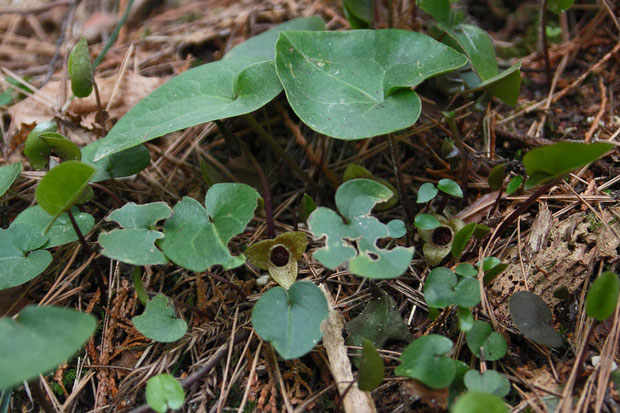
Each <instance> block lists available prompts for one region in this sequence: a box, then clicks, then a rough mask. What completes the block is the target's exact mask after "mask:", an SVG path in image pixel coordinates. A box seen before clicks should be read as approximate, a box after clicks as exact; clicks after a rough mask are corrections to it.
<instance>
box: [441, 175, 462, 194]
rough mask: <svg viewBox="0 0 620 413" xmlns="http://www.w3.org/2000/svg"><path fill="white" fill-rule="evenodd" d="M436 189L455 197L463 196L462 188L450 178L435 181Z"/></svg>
mask: <svg viewBox="0 0 620 413" xmlns="http://www.w3.org/2000/svg"><path fill="white" fill-rule="evenodd" d="M437 189H439V190H440V191H442V192H445V193H446V194H448V195H452V196H454V197H457V198H463V190H462V189H461V187H460V186H459V184H457V183H456V182H455V181H453V180H452V179H447V178H444V179H442V180H440V181H439V182H437Z"/></svg>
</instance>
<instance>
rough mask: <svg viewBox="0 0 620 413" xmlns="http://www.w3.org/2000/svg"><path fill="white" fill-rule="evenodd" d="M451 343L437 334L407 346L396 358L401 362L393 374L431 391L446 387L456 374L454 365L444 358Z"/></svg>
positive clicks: (423, 337) (424, 337)
mask: <svg viewBox="0 0 620 413" xmlns="http://www.w3.org/2000/svg"><path fill="white" fill-rule="evenodd" d="M451 350H452V341H451V340H450V339H449V338H447V337H444V336H440V335H437V334H427V335H425V336H422V337H420V338H418V339H416V340H414V341H413V342H412V343H411V344H409V345H408V346H407V348H406V349H405V351H403V354H401V356H400V357H399V358H398V359H399V360H400V362H401V364H400V366H398V367H396V369H395V370H394V374H396V375H397V376H405V377H412V378H414V379H416V380H419V381H421V382H422V383H424V384H426V385H427V386H428V387H430V388H432V389H443V388H445V387H448V386H449V385H450V383H452V380H453V379H454V376H455V374H456V364H455V363H454V360H452V359H451V358H450V357H446V356H445V354H448V353H449V352H450V351H451Z"/></svg>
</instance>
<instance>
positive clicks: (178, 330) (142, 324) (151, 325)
mask: <svg viewBox="0 0 620 413" xmlns="http://www.w3.org/2000/svg"><path fill="white" fill-rule="evenodd" d="M131 321H132V322H133V325H134V326H135V327H136V329H137V330H138V331H139V332H140V333H142V335H144V336H145V337H147V338H150V339H151V340H155V341H159V342H162V343H170V342H173V341H177V340H178V339H180V338H181V337H183V335H185V332H186V331H187V323H186V322H185V321H183V320H181V319H180V318H178V317H177V316H176V314H175V312H174V308H173V307H172V306H170V305H169V304H168V297H166V296H165V295H163V294H157V295H156V296H155V297H154V298H153V299H152V300H150V301H149V302H148V303H146V308H145V309H144V313H142V314H141V315H138V316H135V317H134V318H132V319H131Z"/></svg>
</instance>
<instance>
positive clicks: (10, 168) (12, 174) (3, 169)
mask: <svg viewBox="0 0 620 413" xmlns="http://www.w3.org/2000/svg"><path fill="white" fill-rule="evenodd" d="M21 173H22V163H21V162H17V163H13V164H8V165H4V166H0V196H2V195H4V193H5V192H6V191H7V190H8V189H9V188H10V187H11V185H12V184H13V182H14V181H15V180H16V179H17V177H18V176H19V174H21Z"/></svg>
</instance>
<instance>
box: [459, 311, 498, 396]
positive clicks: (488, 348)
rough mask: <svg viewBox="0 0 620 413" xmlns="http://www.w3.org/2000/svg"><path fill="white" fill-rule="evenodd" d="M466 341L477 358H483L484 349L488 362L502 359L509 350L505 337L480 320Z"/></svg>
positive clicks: (469, 332)
mask: <svg viewBox="0 0 620 413" xmlns="http://www.w3.org/2000/svg"><path fill="white" fill-rule="evenodd" d="M466 341H467V347H469V350H471V352H472V353H474V355H475V356H476V357H480V356H481V351H480V349H481V348H482V351H483V352H484V359H485V360H486V361H496V360H499V359H501V358H502V357H504V356H505V355H506V350H507V349H508V345H507V344H506V339H505V338H504V336H502V335H501V334H499V333H497V332H495V331H493V330H492V329H491V326H490V325H489V324H488V323H485V322H484V321H480V320H476V321H474V325H473V326H472V328H471V329H470V330H469V331H468V332H467V335H466ZM472 390H473V389H472Z"/></svg>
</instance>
